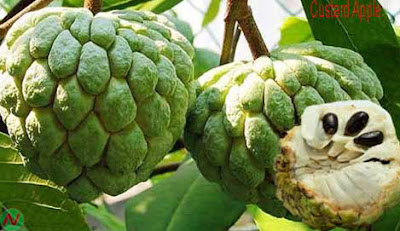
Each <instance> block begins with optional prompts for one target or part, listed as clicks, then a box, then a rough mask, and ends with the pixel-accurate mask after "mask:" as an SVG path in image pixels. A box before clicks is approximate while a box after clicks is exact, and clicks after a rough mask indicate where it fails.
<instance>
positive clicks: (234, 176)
mask: <svg viewBox="0 0 400 231" xmlns="http://www.w3.org/2000/svg"><path fill="white" fill-rule="evenodd" d="M197 94H198V97H197V100H196V104H195V105H194V106H193V108H192V109H191V110H190V111H189V114H188V119H187V124H186V127H185V136H184V138H185V144H186V146H187V148H188V150H189V151H190V152H191V154H192V155H193V158H194V159H195V160H196V162H197V165H198V167H199V169H200V171H201V172H202V174H203V175H204V176H205V177H206V178H207V179H208V180H210V181H213V182H217V183H219V184H220V185H221V186H222V188H223V190H224V191H225V192H227V193H228V194H230V195H232V196H233V197H234V198H236V199H238V200H242V201H246V202H249V203H255V204H258V205H259V206H260V207H262V208H263V207H268V205H269V204H270V201H271V200H273V198H275V191H274V190H275V189H274V187H273V184H274V181H273V177H272V176H273V174H274V167H273V166H274V158H275V157H276V156H277V155H278V154H279V153H280V145H279V142H280V139H281V138H283V137H284V136H285V134H286V133H287V131H289V130H290V129H292V128H293V127H294V126H296V125H298V124H300V123H301V115H302V114H303V112H304V110H305V109H306V108H307V107H308V106H311V105H318V104H324V103H329V102H335V101H347V100H351V99H365V100H371V101H373V102H375V103H378V100H379V99H381V98H382V96H383V90H382V86H381V84H380V81H379V80H378V78H377V76H376V74H375V73H374V72H373V71H372V70H371V68H369V67H368V66H367V65H366V64H365V63H364V61H363V58H362V56H361V55H359V54H358V53H356V52H354V51H351V50H347V49H343V48H337V47H331V46H325V45H322V44H321V43H320V42H310V43H303V44H296V45H292V46H287V47H282V48H279V49H278V50H275V51H273V52H272V54H271V58H269V57H260V58H258V59H257V60H255V61H254V62H233V63H230V64H227V65H223V66H221V67H217V68H215V69H212V70H210V71H209V72H207V73H205V74H204V75H202V76H201V77H200V78H199V79H198V80H197ZM268 212H270V211H268Z"/></svg>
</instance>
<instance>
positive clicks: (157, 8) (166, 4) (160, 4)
mask: <svg viewBox="0 0 400 231" xmlns="http://www.w3.org/2000/svg"><path fill="white" fill-rule="evenodd" d="M180 2H182V0H152V1H148V2H146V3H142V4H139V5H137V6H134V7H131V8H129V9H135V10H148V11H152V12H154V13H157V14H160V13H163V12H165V11H167V10H169V9H171V8H172V7H174V6H176V5H177V4H178V3H180Z"/></svg>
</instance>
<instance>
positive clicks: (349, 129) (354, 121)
mask: <svg viewBox="0 0 400 231" xmlns="http://www.w3.org/2000/svg"><path fill="white" fill-rule="evenodd" d="M368 120H369V115H368V114H367V113H366V112H363V111H360V112H357V113H356V114H354V115H353V116H352V117H351V118H350V120H349V121H348V122H347V124H346V129H345V135H346V136H354V135H357V134H358V133H359V132H361V130H363V129H364V128H365V127H366V126H367V124H368Z"/></svg>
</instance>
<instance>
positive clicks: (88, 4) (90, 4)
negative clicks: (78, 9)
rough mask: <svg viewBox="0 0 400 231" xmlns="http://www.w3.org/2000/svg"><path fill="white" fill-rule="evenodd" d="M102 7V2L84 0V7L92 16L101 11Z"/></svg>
mask: <svg viewBox="0 0 400 231" xmlns="http://www.w3.org/2000/svg"><path fill="white" fill-rule="evenodd" d="M102 6H103V0H85V3H84V7H85V8H86V9H88V10H90V11H92V13H93V14H97V13H99V12H100V11H101V7H102Z"/></svg>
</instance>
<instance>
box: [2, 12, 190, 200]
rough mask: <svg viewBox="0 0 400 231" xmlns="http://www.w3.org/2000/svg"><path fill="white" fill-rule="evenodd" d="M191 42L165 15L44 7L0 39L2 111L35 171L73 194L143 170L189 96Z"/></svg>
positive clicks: (124, 184) (127, 182)
mask: <svg viewBox="0 0 400 231" xmlns="http://www.w3.org/2000/svg"><path fill="white" fill-rule="evenodd" d="M193 56H194V48H193V47H192V45H191V43H190V42H189V41H188V40H187V39H186V38H185V37H184V36H183V35H181V34H180V33H179V32H178V31H176V30H175V29H174V25H173V24H172V23H171V22H170V21H169V20H168V19H167V18H166V17H164V16H161V15H156V14H154V13H151V12H143V11H112V12H108V13H99V14H96V16H93V14H92V13H91V12H90V11H89V10H87V9H73V8H47V9H44V10H40V11H36V12H32V13H28V14H25V15H24V16H23V17H22V18H21V19H20V20H18V21H17V22H16V23H15V24H14V25H13V27H12V28H11V29H10V31H9V32H8V34H7V36H6V37H5V39H4V42H3V43H2V45H1V46H0V80H1V81H0V113H1V117H2V118H3V119H4V120H5V123H6V124H7V127H8V129H9V132H10V136H11V138H12V140H13V143H14V145H15V147H16V148H17V149H18V150H19V151H20V153H21V154H22V155H24V157H25V159H26V165H27V167H28V168H30V169H31V170H32V171H33V172H34V173H36V174H38V175H40V176H41V177H43V178H48V179H50V180H52V181H54V182H55V183H57V184H59V185H63V186H66V188H67V191H68V193H69V194H70V196H71V197H72V198H73V199H75V200H77V201H81V202H82V201H89V200H92V199H93V198H95V197H96V196H98V195H99V193H100V192H105V193H108V194H112V195H117V194H120V193H122V192H124V191H126V190H127V189H129V188H130V187H131V186H133V185H134V184H136V183H138V182H140V181H143V180H146V179H147V178H148V176H149V175H150V173H151V172H152V169H153V167H154V166H155V165H156V164H157V163H158V162H159V161H160V160H161V159H162V158H163V157H164V156H165V155H166V154H167V152H168V151H169V150H170V149H171V148H172V147H173V145H174V143H175V141H176V140H177V139H178V138H179V137H180V136H181V134H182V132H183V128H184V125H185V121H186V113H187V109H188V108H189V107H190V106H191V104H193V102H194V100H195V97H196V96H195V87H194V82H193V80H194V77H193V69H194V68H193V64H192V58H193Z"/></svg>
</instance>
